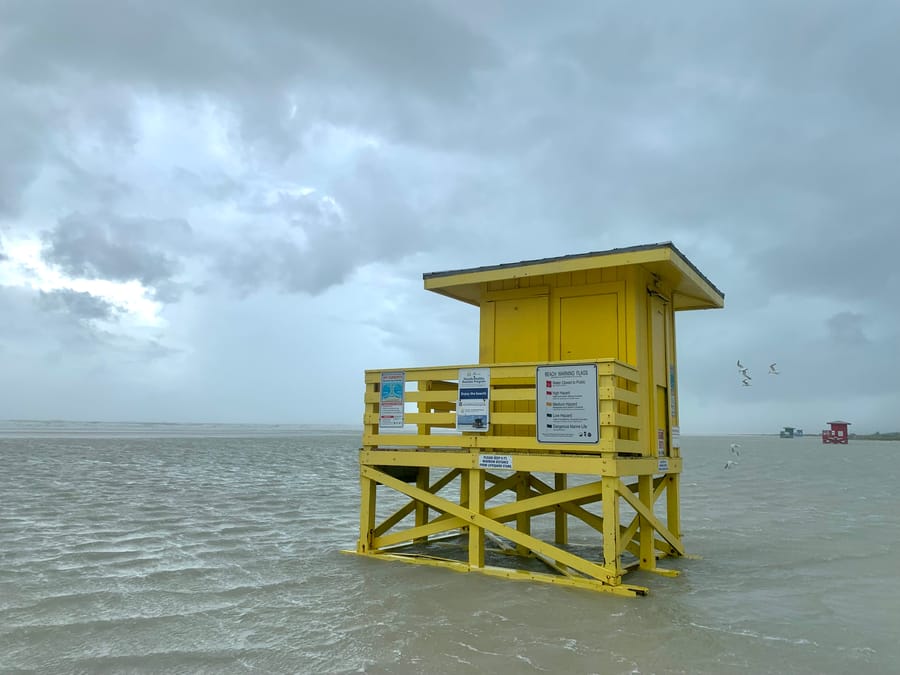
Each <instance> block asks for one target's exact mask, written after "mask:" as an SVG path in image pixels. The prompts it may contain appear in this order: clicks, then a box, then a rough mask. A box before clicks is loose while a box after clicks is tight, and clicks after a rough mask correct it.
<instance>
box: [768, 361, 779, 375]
mask: <svg viewBox="0 0 900 675" xmlns="http://www.w3.org/2000/svg"><path fill="white" fill-rule="evenodd" d="M775 365H776V364H774V363H770V364H769V375H778V369H777V368H776V367H775Z"/></svg>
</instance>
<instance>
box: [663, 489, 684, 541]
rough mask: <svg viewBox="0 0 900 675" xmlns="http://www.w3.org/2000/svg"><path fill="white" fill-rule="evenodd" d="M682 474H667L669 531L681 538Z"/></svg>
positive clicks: (667, 518) (667, 522)
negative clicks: (680, 484) (680, 485)
mask: <svg viewBox="0 0 900 675" xmlns="http://www.w3.org/2000/svg"><path fill="white" fill-rule="evenodd" d="M679 478H680V474H677V473H670V474H669V475H668V476H666V525H667V526H668V528H669V531H670V532H671V533H672V534H674V535H675V536H676V537H677V538H678V539H679V540H681V506H680V505H679V503H678V500H679V498H680V497H679V494H678V492H679V483H680V481H679Z"/></svg>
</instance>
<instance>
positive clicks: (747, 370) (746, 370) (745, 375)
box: [741, 368, 753, 380]
mask: <svg viewBox="0 0 900 675" xmlns="http://www.w3.org/2000/svg"><path fill="white" fill-rule="evenodd" d="M741 375H743V376H744V378H745V379H747V380H752V379H753V378H752V377H750V370H749V369H747V368H744V369H743V370H741Z"/></svg>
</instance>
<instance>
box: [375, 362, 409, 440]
mask: <svg viewBox="0 0 900 675" xmlns="http://www.w3.org/2000/svg"><path fill="white" fill-rule="evenodd" d="M405 391H406V373H404V372H403V371H402V370H399V371H395V372H391V373H381V392H380V393H381V397H380V401H379V406H378V410H379V413H378V429H379V431H380V430H381V429H402V428H403V407H404V405H405V403H406V401H405V400H404V399H405Z"/></svg>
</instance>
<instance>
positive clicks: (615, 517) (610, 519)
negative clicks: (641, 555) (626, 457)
mask: <svg viewBox="0 0 900 675" xmlns="http://www.w3.org/2000/svg"><path fill="white" fill-rule="evenodd" d="M602 481H603V483H602V486H601V492H602V495H603V499H602V504H603V566H604V567H606V568H607V569H609V570H614V571H615V574H616V579H615V580H610V583H613V584H618V583H621V581H622V563H621V558H620V557H619V493H618V492H617V490H616V485H617V484H618V482H619V479H618V477H616V476H603V478H602Z"/></svg>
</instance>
